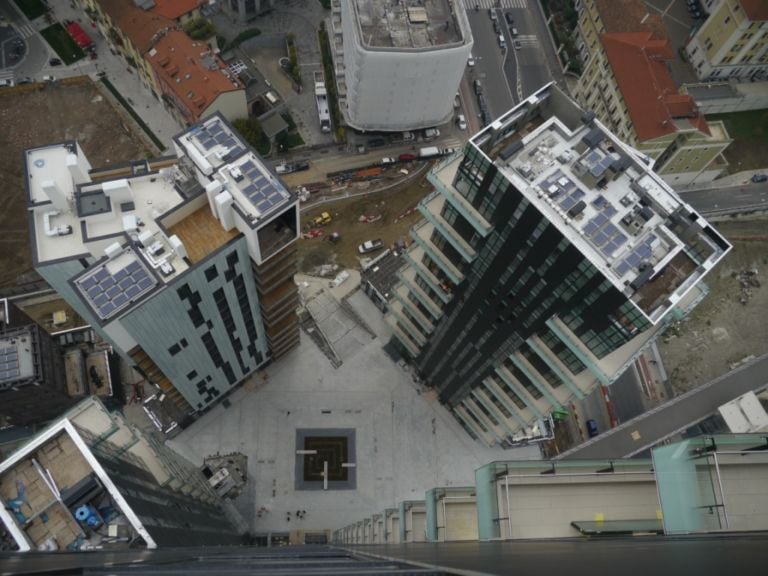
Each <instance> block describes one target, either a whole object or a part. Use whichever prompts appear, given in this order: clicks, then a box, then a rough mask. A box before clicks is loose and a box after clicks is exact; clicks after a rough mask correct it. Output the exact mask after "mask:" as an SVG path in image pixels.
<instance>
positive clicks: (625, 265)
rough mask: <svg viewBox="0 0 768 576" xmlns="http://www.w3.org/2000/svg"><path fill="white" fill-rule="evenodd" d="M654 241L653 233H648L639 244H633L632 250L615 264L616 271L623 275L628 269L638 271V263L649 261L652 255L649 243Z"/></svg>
mask: <svg viewBox="0 0 768 576" xmlns="http://www.w3.org/2000/svg"><path fill="white" fill-rule="evenodd" d="M655 241H656V235H655V234H649V235H648V237H647V238H645V239H644V240H643V241H642V242H641V243H640V244H638V245H637V246H635V248H634V249H633V250H632V252H630V253H629V255H627V257H626V258H624V260H622V261H621V262H619V264H618V266H616V273H617V274H618V275H619V276H623V275H624V274H626V273H627V272H628V271H629V270H630V269H635V270H637V271H638V272H639V271H640V264H641V263H643V262H647V261H649V260H650V259H651V258H652V257H653V249H652V248H651V245H652V244H653V243H654V242H655Z"/></svg>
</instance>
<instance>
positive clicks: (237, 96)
mask: <svg viewBox="0 0 768 576" xmlns="http://www.w3.org/2000/svg"><path fill="white" fill-rule="evenodd" d="M216 112H221V113H222V115H223V116H224V118H226V119H227V120H229V121H230V122H232V121H233V120H237V119H238V118H247V117H248V103H247V102H246V98H245V90H244V89H243V90H233V91H232V92H224V93H223V94H219V97H218V98H216V100H214V101H213V102H212V103H211V105H210V106H208V108H206V109H205V113H204V114H203V115H202V116H201V117H200V120H201V121H202V120H204V119H205V118H208V117H209V116H212V115H213V114H215V113H216Z"/></svg>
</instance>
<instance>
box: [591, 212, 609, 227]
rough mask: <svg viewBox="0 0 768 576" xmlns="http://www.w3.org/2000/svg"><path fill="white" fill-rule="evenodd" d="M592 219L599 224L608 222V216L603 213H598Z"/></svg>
mask: <svg viewBox="0 0 768 576" xmlns="http://www.w3.org/2000/svg"><path fill="white" fill-rule="evenodd" d="M592 221H593V222H594V223H595V224H597V225H598V226H602V225H603V224H605V223H606V222H608V218H606V216H605V215H604V214H602V213H601V214H598V215H597V216H595V217H594V218H592Z"/></svg>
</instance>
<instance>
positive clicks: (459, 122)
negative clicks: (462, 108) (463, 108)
mask: <svg viewBox="0 0 768 576" xmlns="http://www.w3.org/2000/svg"><path fill="white" fill-rule="evenodd" d="M456 126H458V128H459V130H466V129H467V119H466V118H464V114H459V115H458V116H456Z"/></svg>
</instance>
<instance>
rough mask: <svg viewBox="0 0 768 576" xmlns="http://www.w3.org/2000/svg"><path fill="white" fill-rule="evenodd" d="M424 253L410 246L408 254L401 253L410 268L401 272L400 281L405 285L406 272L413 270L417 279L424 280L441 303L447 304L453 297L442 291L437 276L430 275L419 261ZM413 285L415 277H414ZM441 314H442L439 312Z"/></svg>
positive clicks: (407, 277)
mask: <svg viewBox="0 0 768 576" xmlns="http://www.w3.org/2000/svg"><path fill="white" fill-rule="evenodd" d="M424 254H425V252H424V249H422V248H420V247H419V246H417V245H413V246H411V249H410V250H408V252H405V253H403V256H404V257H405V259H406V260H407V261H408V264H410V267H409V268H407V269H405V270H401V272H400V273H402V276H400V279H401V280H402V279H403V278H405V282H406V284H407V283H408V281H409V278H410V277H409V276H408V274H406V272H408V270H409V269H410V270H413V271H414V272H415V274H418V275H419V277H421V279H422V280H424V281H425V282H426V283H427V285H428V286H429V287H430V288H432V290H433V291H434V293H435V294H437V296H438V298H440V300H442V301H443V303H445V304H447V303H448V302H450V301H451V298H452V297H453V296H452V294H451V293H450V292H448V291H446V290H444V289H443V288H442V287H441V285H442V282H441V281H440V279H439V278H437V276H435V275H434V274H432V272H430V271H429V270H428V269H427V267H426V266H425V265H424V264H423V263H422V261H421V259H422V257H423V256H424ZM414 284H415V276H414ZM441 314H442V312H441Z"/></svg>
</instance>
